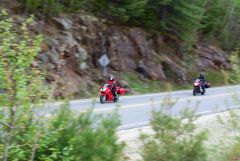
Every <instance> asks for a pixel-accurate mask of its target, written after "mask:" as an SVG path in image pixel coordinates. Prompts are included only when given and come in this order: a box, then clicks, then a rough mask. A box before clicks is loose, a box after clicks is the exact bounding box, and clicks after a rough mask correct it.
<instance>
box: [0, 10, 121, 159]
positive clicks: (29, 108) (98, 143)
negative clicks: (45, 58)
mask: <svg viewBox="0 0 240 161" xmlns="http://www.w3.org/2000/svg"><path fill="white" fill-rule="evenodd" d="M31 20H32V18H30V19H28V20H27V21H26V22H24V23H23V25H22V26H21V27H20V28H19V29H18V28H17V29H16V28H14V23H13V21H12V19H11V18H9V17H8V14H7V13H6V12H5V11H2V12H1V14H0V89H3V90H4V91H5V93H3V94H0V159H1V160H3V161H9V160H10V161H33V160H39V161H59V160H63V161H75V160H79V161H117V160H119V159H120V154H121V151H122V149H123V145H122V144H121V143H117V136H116V129H117V127H118V125H119V119H118V117H117V116H116V115H109V116H105V117H101V116H97V115H96V114H93V113H91V112H89V113H84V114H82V115H80V116H78V117H77V116H75V115H74V114H73V113H72V112H71V111H70V110H69V109H68V108H67V107H68V105H67V104H66V107H65V106H63V107H62V108H61V109H60V111H59V112H58V113H56V114H53V116H52V117H50V118H47V117H44V114H42V115H40V114H39V113H41V112H43V111H44V109H41V106H43V105H47V103H48V102H49V101H50V100H49V98H51V96H52V93H51V92H50V90H49V89H48V86H46V84H44V78H45V77H44V74H43V73H42V72H41V71H40V70H39V69H38V68H37V67H36V66H35V65H34V61H35V57H36V56H37V54H38V53H39V52H40V44H41V42H42V37H41V36H36V35H32V34H30V32H28V25H29V24H30V22H31ZM39 111H40V112H39Z"/></svg>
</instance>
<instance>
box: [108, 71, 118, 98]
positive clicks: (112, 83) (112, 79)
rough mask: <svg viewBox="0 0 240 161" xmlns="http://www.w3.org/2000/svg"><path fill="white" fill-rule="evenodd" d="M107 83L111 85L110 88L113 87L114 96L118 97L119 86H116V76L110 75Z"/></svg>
mask: <svg viewBox="0 0 240 161" xmlns="http://www.w3.org/2000/svg"><path fill="white" fill-rule="evenodd" d="M107 83H108V84H109V85H110V88H111V91H112V94H113V96H114V99H116V97H117V94H116V88H117V87H116V80H115V78H114V77H113V76H112V75H110V76H109V78H108V81H107Z"/></svg>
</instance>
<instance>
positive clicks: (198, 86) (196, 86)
mask: <svg viewBox="0 0 240 161" xmlns="http://www.w3.org/2000/svg"><path fill="white" fill-rule="evenodd" d="M210 86H211V84H210V83H208V82H205V83H204V84H202V82H201V81H200V80H199V79H196V80H195V81H194V82H193V95H194V96H196V95H197V93H201V94H202V95H204V94H205V93H206V88H209V87H210Z"/></svg>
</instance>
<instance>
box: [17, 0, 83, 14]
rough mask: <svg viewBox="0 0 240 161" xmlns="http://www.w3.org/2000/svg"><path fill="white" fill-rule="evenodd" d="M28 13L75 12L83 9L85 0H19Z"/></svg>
mask: <svg viewBox="0 0 240 161" xmlns="http://www.w3.org/2000/svg"><path fill="white" fill-rule="evenodd" d="M19 2H20V3H21V5H22V6H23V7H24V8H25V10H26V11H28V12H34V11H35V12H36V11H39V12H41V13H43V14H46V15H52V14H56V13H59V12H75V11H78V10H80V9H81V7H82V3H83V2H84V0H19Z"/></svg>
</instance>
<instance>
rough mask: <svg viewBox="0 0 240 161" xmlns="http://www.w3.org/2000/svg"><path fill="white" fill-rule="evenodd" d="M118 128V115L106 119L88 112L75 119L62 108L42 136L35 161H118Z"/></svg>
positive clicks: (119, 148)
mask: <svg viewBox="0 0 240 161" xmlns="http://www.w3.org/2000/svg"><path fill="white" fill-rule="evenodd" d="M118 125H119V119H118V117H117V116H116V115H115V114H114V115H109V116H107V117H105V118H103V117H101V116H99V115H98V116H96V115H95V114H94V115H93V114H92V113H91V112H89V113H84V114H82V115H80V116H78V117H75V116H74V114H73V113H72V112H71V111H70V110H69V109H68V108H67V107H65V106H63V107H62V108H61V109H60V111H59V113H58V114H56V116H55V118H54V119H53V120H52V122H51V123H50V125H49V127H48V131H46V132H45V133H43V134H42V139H40V142H39V150H38V151H37V153H36V160H42V161H45V160H64V161H65V160H66V161H68V160H69V161H71V160H74V161H75V160H79V161H85V160H88V161H117V160H119V158H120V154H121V152H122V149H123V144H118V143H117V136H116V129H117V127H118ZM49 131H51V132H49Z"/></svg>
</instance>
